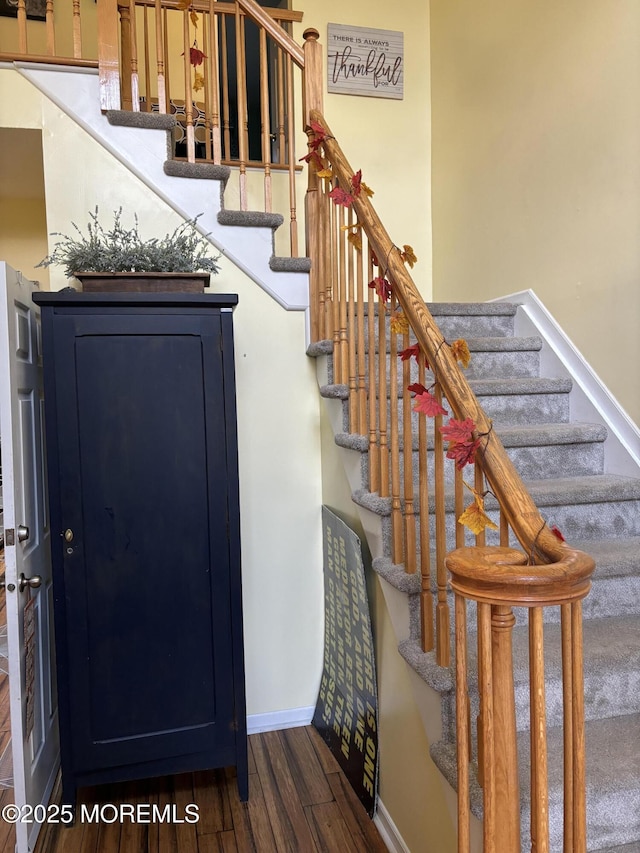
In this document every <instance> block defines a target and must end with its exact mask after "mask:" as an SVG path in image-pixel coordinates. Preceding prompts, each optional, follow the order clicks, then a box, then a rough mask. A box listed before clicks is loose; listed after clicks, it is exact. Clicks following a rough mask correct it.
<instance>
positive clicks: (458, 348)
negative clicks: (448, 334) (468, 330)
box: [451, 338, 471, 367]
mask: <svg viewBox="0 0 640 853" xmlns="http://www.w3.org/2000/svg"><path fill="white" fill-rule="evenodd" d="M451 352H452V353H453V357H454V358H455V360H456V361H459V362H460V364H461V365H462V366H463V367H469V362H470V361H471V353H470V352H469V346H468V344H467V342H466V341H465V340H464V338H458V340H457V341H454V342H453V343H452V344H451Z"/></svg>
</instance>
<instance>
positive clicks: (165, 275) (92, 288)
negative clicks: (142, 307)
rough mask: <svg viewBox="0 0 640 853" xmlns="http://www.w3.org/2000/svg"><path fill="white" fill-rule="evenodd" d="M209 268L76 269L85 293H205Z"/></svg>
mask: <svg viewBox="0 0 640 853" xmlns="http://www.w3.org/2000/svg"><path fill="white" fill-rule="evenodd" d="M209 276H210V273H208V272H152V273H148V272H113V273H108V272H77V273H75V277H76V278H77V279H78V281H80V282H81V284H82V290H83V292H84V293H123V292H124V293H140V292H142V293H204V289H205V287H208V286H209Z"/></svg>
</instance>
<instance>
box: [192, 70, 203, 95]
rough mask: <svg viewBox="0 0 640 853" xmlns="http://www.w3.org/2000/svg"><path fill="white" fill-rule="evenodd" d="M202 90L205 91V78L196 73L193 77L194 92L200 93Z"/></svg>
mask: <svg viewBox="0 0 640 853" xmlns="http://www.w3.org/2000/svg"><path fill="white" fill-rule="evenodd" d="M200 89H204V77H203V76H202V74H199V73H198V72H197V71H196V73H195V74H194V76H193V91H194V92H199V91H200Z"/></svg>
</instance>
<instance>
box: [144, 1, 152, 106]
mask: <svg viewBox="0 0 640 853" xmlns="http://www.w3.org/2000/svg"><path fill="white" fill-rule="evenodd" d="M143 24H144V27H143V33H144V85H145V99H144V110H145V112H147V113H149V112H151V64H150V63H151V57H150V54H149V10H148V7H147V6H145V7H144V9H143Z"/></svg>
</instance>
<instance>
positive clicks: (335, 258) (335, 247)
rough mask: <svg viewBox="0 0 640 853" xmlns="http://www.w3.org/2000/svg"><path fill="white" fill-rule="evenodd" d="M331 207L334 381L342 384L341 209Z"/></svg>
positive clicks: (328, 200) (329, 201)
mask: <svg viewBox="0 0 640 853" xmlns="http://www.w3.org/2000/svg"><path fill="white" fill-rule="evenodd" d="M327 204H328V206H329V219H330V222H331V228H330V230H331V292H332V296H333V305H332V308H333V310H332V312H331V313H332V323H333V381H334V382H336V383H338V384H341V383H342V346H341V344H340V302H341V299H342V296H341V289H340V287H341V282H340V248H339V238H340V224H339V222H338V216H339V209H338V207H337V205H335V204H333V203H332V202H331V199H327Z"/></svg>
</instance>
